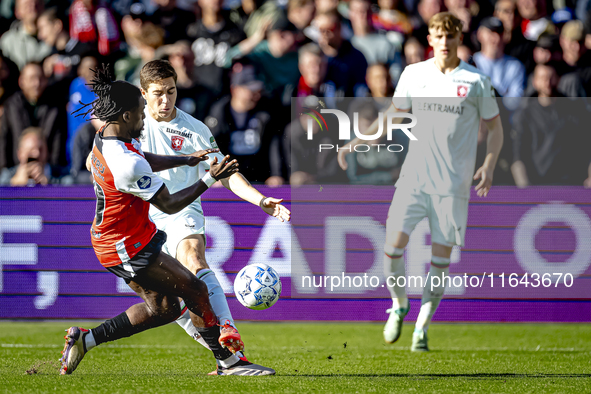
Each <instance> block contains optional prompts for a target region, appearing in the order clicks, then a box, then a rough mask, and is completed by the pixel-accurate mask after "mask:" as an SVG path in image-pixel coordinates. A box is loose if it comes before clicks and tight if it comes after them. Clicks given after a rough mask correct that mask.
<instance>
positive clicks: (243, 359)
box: [208, 352, 250, 375]
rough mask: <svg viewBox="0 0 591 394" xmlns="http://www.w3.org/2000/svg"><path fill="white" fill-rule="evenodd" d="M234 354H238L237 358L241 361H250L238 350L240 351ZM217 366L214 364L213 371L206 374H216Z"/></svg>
mask: <svg viewBox="0 0 591 394" xmlns="http://www.w3.org/2000/svg"><path fill="white" fill-rule="evenodd" d="M236 355H237V356H238V358H239V359H240V360H242V361H246V362H247V363H248V362H250V361H248V359H247V358H246V356H245V355H244V353H242V352H240V353H238V352H237V353H236ZM218 368H220V366H219V365H217V366H216V369H214V370H213V371H211V372H210V373H208V375H217V374H218V370H217V369H218Z"/></svg>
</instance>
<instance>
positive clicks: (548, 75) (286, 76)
mask: <svg viewBox="0 0 591 394" xmlns="http://www.w3.org/2000/svg"><path fill="white" fill-rule="evenodd" d="M546 1H548V2H546ZM442 11H449V12H451V13H453V14H454V15H456V16H457V17H458V18H459V19H461V20H462V22H463V24H464V30H463V43H462V46H461V47H460V48H459V55H460V57H461V58H462V59H463V60H464V61H466V62H468V63H470V64H472V65H474V66H475V67H477V68H479V69H480V70H482V71H483V72H484V73H486V74H487V75H489V76H490V78H491V80H492V84H493V87H494V88H495V90H496V92H497V96H499V97H500V98H501V99H500V100H499V102H500V103H501V106H502V114H503V122H504V129H505V145H504V148H503V152H502V154H501V157H500V159H499V165H498V169H497V173H496V174H495V183H496V184H506V185H518V186H528V185H560V184H573V185H583V184H584V185H586V186H591V177H590V173H591V167H590V159H591V155H590V154H589V149H587V148H586V146H585V143H586V142H587V141H589V139H588V137H587V133H588V131H587V130H585V128H586V127H587V125H588V124H590V123H589V122H588V120H589V119H588V114H589V108H590V106H589V104H588V103H587V100H586V97H587V96H589V93H590V92H591V51H590V50H589V49H591V17H590V15H591V14H590V12H591V1H590V0H578V1H577V0H553V1H552V2H550V0H496V2H494V0H377V2H376V1H375V0H348V1H341V2H339V1H338V0H242V1H241V0H176V1H175V0H141V1H137V0H74V1H64V0H62V1H58V0H2V1H1V2H0V34H1V37H0V50H1V55H0V171H1V173H0V184H4V185H9V184H12V185H31V184H48V183H59V184H78V183H90V182H91V179H90V176H89V173H88V172H87V171H86V170H85V168H84V163H85V158H86V156H87V155H88V153H89V152H90V149H91V147H92V141H93V136H94V134H95V133H96V131H97V130H98V129H99V128H100V127H101V124H100V122H98V121H90V122H88V121H86V120H85V119H82V118H80V117H76V116H74V115H72V112H73V111H75V110H76V109H77V108H79V107H80V106H81V104H80V103H81V102H83V103H88V102H90V101H92V100H93V99H94V97H93V94H92V93H91V92H90V90H89V88H88V86H87V83H88V82H89V80H90V78H91V77H92V72H91V71H90V69H93V68H95V67H96V66H97V64H102V63H105V64H109V65H110V66H111V67H112V70H113V74H114V76H116V78H117V79H124V80H127V81H129V82H131V83H134V84H136V85H138V86H139V71H140V70H141V68H142V66H143V65H144V64H145V63H147V62H148V61H150V60H153V59H167V60H169V61H170V62H171V64H172V65H173V67H174V68H175V70H176V72H177V75H178V80H177V87H178V98H177V107H178V108H180V109H182V110H183V111H186V112H188V113H189V114H191V115H193V116H194V117H196V118H197V119H199V120H201V121H203V122H204V123H205V124H206V125H207V126H208V127H209V128H210V130H211V131H212V134H213V135H214V136H215V138H216V141H217V143H218V145H219V147H220V149H221V150H222V152H224V153H228V154H230V155H232V156H234V157H236V158H237V159H238V160H239V162H240V163H241V164H240V168H241V172H242V173H244V175H245V176H246V177H247V178H248V179H249V180H251V181H252V182H254V183H265V184H267V185H270V186H279V185H283V184H292V185H294V186H297V185H301V184H312V183H352V184H385V185H389V184H390V185H391V184H392V183H393V182H394V181H395V180H396V179H397V177H398V173H399V170H400V166H401V164H402V162H403V160H404V155H405V150H403V151H402V152H398V153H391V152H387V151H384V150H382V151H381V152H377V151H370V152H356V153H354V154H351V155H349V156H348V157H347V160H348V161H349V164H350V165H349V168H348V170H347V171H346V172H345V171H342V170H341V169H340V167H339V166H338V164H337V162H336V150H332V151H330V152H318V143H319V142H320V141H324V142H326V143H329V144H335V145H344V144H345V143H346V141H339V140H337V139H336V138H337V136H336V135H330V134H328V133H327V130H323V129H322V128H321V129H320V131H319V130H318V128H316V126H320V125H314V128H315V129H314V133H318V132H320V133H324V134H318V135H319V137H318V138H315V139H314V141H310V140H308V139H307V138H306V137H307V135H306V130H307V129H306V127H307V124H308V123H307V116H306V115H305V114H304V113H303V112H302V108H298V106H297V105H295V106H292V99H294V98H306V97H321V98H323V99H322V100H321V101H323V104H324V105H326V106H328V107H329V108H330V107H332V108H339V109H341V110H343V111H346V112H348V113H350V114H353V113H354V112H357V113H358V115H359V119H358V121H359V122H358V123H359V128H360V129H363V128H364V127H367V126H368V125H369V124H371V122H372V121H373V120H374V119H376V118H377V117H378V113H379V111H382V110H384V106H387V105H388V103H389V101H388V100H387V99H386V100H381V101H380V100H379V99H380V98H388V97H391V96H392V94H393V92H394V89H395V87H396V83H397V81H398V79H399V77H400V74H401V72H402V70H403V69H404V67H405V66H406V65H408V64H413V63H417V62H420V61H423V60H425V59H428V58H430V57H432V51H431V50H430V48H429V44H428V43H427V34H428V29H427V24H428V21H429V19H430V18H431V17H432V16H433V15H435V14H436V13H439V12H442ZM348 97H355V98H359V100H353V101H351V100H346V99H345V98H348ZM520 97H526V98H527V99H526V100H521V99H519V98H520ZM372 98H373V99H375V100H372ZM384 102H385V103H386V104H381V103H384ZM345 103H346V104H345ZM312 106H313V105H312ZM329 117H330V116H327V118H329ZM350 119H351V120H353V116H351V117H350ZM331 130H335V128H332V129H331ZM479 141H480V142H481V145H480V146H479V155H480V156H481V157H484V154H485V145H486V144H485V142H486V135H485V134H484V132H483V134H482V135H480V136H479ZM312 143H313V144H312ZM399 143H400V144H401V145H403V146H404V147H405V148H406V147H407V146H408V141H407V139H405V138H401V139H400V141H399ZM479 160H480V159H479Z"/></svg>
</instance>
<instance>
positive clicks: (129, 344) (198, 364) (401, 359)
mask: <svg viewBox="0 0 591 394" xmlns="http://www.w3.org/2000/svg"><path fill="white" fill-rule="evenodd" d="M72 324H74V323H71V322H0V391H2V392H7V393H25V392H38V393H46V392H59V393H77V392H98V393H117V392H141V393H179V392H191V393H205V392H216V393H231V392H256V393H283V392H290V393H291V392H299V393H308V392H334V393H341V392H360V393H365V392H402V391H403V392H419V393H420V392H438V393H441V392H457V391H469V392H532V393H534V392H535V393H543V392H577V393H579V392H591V325H588V324H528V325H526V324H433V325H432V326H431V329H430V332H429V333H430V337H429V339H430V347H431V350H432V351H431V352H429V353H425V354H414V353H411V352H410V351H409V346H410V341H411V334H412V329H413V327H412V325H410V324H406V325H405V326H404V331H403V335H402V337H401V338H400V340H399V341H398V342H397V343H396V344H394V345H386V344H385V343H383V341H382V332H381V331H382V325H381V324H370V323H358V324H351V323H246V322H242V323H240V324H239V329H240V331H241V334H242V337H243V339H244V342H245V344H246V348H247V353H246V354H247V356H248V357H249V358H250V359H251V361H253V362H258V363H261V364H264V365H268V366H271V367H273V368H275V369H276V370H277V375H276V376H266V377H223V376H207V373H208V372H210V371H211V370H213V368H214V360H213V356H211V355H210V354H208V352H206V351H205V349H203V348H202V347H201V346H200V345H198V344H197V343H196V342H194V341H193V340H192V339H190V338H189V337H188V336H187V335H186V334H185V333H184V332H183V331H182V329H180V328H179V327H178V326H176V325H175V324H170V325H168V326H164V327H161V328H158V329H154V330H150V331H147V332H144V333H141V334H138V335H136V336H134V337H132V338H126V339H123V340H120V341H117V342H115V343H111V344H104V345H101V346H99V347H97V348H95V349H93V350H91V351H90V352H89V353H88V354H87V355H86V357H85V358H84V360H83V361H82V362H81V364H80V365H79V367H78V369H77V370H76V371H75V372H74V373H73V374H72V375H70V376H59V375H58V363H57V360H58V359H59V357H60V352H61V349H62V346H63V339H62V338H63V335H64V334H65V333H64V329H66V328H67V327H69V326H70V325H72ZM95 325H96V322H93V323H90V324H89V323H88V322H86V324H83V327H93V326H95ZM345 345H346V346H345ZM27 371H29V373H30V374H29V373H27Z"/></svg>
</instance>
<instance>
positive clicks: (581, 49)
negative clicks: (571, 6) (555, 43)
mask: <svg viewBox="0 0 591 394" xmlns="http://www.w3.org/2000/svg"><path fill="white" fill-rule="evenodd" d="M560 47H561V48H562V60H564V62H565V63H566V64H567V65H568V70H567V72H572V71H575V70H576V69H578V68H579V67H581V66H582V64H581V63H580V62H579V60H580V59H581V57H582V56H583V54H584V53H585V52H586V51H587V48H586V47H585V32H584V27H583V22H581V21H578V20H576V21H569V22H567V23H565V25H564V27H563V28H562V31H561V32H560ZM585 60H587V59H585Z"/></svg>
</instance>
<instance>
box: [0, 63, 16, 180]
mask: <svg viewBox="0 0 591 394" xmlns="http://www.w3.org/2000/svg"><path fill="white" fill-rule="evenodd" d="M17 81H18V67H17V66H16V64H14V63H13V62H12V61H11V60H10V59H8V58H6V57H4V56H2V54H0V118H2V115H3V114H4V102H5V101H6V100H7V99H8V98H9V97H10V96H12V94H14V92H16V91H17V90H18V82H17ZM0 154H2V151H0ZM0 168H2V167H1V166H0Z"/></svg>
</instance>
